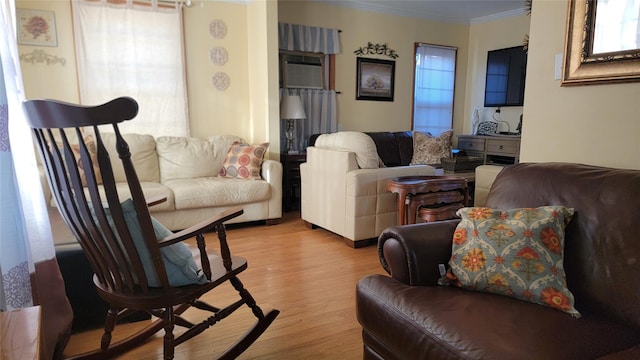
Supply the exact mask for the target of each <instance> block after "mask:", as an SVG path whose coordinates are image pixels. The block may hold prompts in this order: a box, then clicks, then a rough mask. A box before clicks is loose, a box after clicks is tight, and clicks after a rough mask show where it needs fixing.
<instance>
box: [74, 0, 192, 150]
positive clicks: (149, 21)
mask: <svg viewBox="0 0 640 360" xmlns="http://www.w3.org/2000/svg"><path fill="white" fill-rule="evenodd" d="M72 4H73V17H74V36H75V42H76V54H77V61H78V80H79V88H80V101H81V102H82V103H83V104H87V105H96V104H101V103H104V102H106V101H109V100H112V99H114V98H116V97H119V96H130V97H132V98H134V99H135V100H136V101H137V102H138V104H139V106H140V110H139V113H138V116H137V117H136V119H135V120H134V121H127V122H125V123H123V124H122V126H121V129H122V131H123V132H135V133H142V134H151V135H153V136H156V137H157V136H162V135H172V136H187V135H188V134H189V121H188V112H187V91H186V81H185V76H184V74H185V67H184V52H183V34H182V11H181V9H180V7H173V8H166V7H158V8H157V9H152V7H150V6H148V5H146V6H144V5H134V4H130V5H126V4H124V5H116V4H112V3H107V4H101V3H98V2H95V1H73V2H72ZM136 4H137V3H136Z"/></svg>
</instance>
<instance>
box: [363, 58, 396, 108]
mask: <svg viewBox="0 0 640 360" xmlns="http://www.w3.org/2000/svg"><path fill="white" fill-rule="evenodd" d="M357 59H358V62H357V67H356V100H376V101H393V82H394V75H395V70H396V62H395V61H391V60H380V59H368V58H362V57H359V58H357Z"/></svg>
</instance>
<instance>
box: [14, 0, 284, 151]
mask: <svg viewBox="0 0 640 360" xmlns="http://www.w3.org/2000/svg"><path fill="white" fill-rule="evenodd" d="M194 3H195V6H194V7H192V8H186V9H184V33H185V53H186V55H185V57H186V64H187V88H188V94H189V117H190V127H191V135H192V136H199V137H206V136H209V135H214V134H234V135H238V136H241V137H243V138H245V139H246V140H247V141H250V142H256V143H257V142H264V141H270V140H269V139H271V138H273V139H276V140H274V141H271V143H272V146H271V148H270V152H271V153H272V154H273V153H275V154H277V153H279V145H280V144H279V141H278V140H277V139H278V138H279V136H278V133H279V121H278V110H277V109H278V97H277V86H278V85H277V76H278V72H277V71H278V69H277V61H278V60H277V51H272V52H271V53H269V50H268V49H269V48H270V47H274V48H276V49H277V45H274V42H277V2H275V1H267V0H256V1H251V2H250V3H248V4H247V3H239V2H235V3H234V2H228V1H197V2H194ZM16 7H17V8H24V9H38V10H48V11H54V12H55V16H56V29H57V33H58V46H57V47H35V46H19V52H20V53H21V54H23V53H30V52H32V51H33V50H34V49H42V50H45V51H46V52H47V53H48V54H51V55H55V56H58V57H62V58H64V59H66V64H65V65H64V66H63V65H59V64H57V65H45V64H44V63H36V64H30V63H26V62H22V63H21V65H22V73H23V78H24V83H25V91H26V96H27V98H54V99H59V100H64V101H69V102H78V101H79V95H78V85H77V74H76V64H75V61H74V59H75V51H74V44H73V32H72V19H71V2H70V1H69V0H58V1H20V0H18V1H16ZM214 19H220V20H222V21H224V22H225V24H226V25H227V35H226V37H225V38H223V39H214V38H213V37H212V36H211V35H209V31H208V29H209V23H210V22H211V21H212V20H214ZM214 46H222V47H224V48H225V49H226V50H227V52H228V55H229V60H228V62H227V64H225V65H222V66H216V65H214V64H213V63H212V62H211V61H209V51H210V50H211V48H213V47H214ZM249 59H261V60H260V61H250V60H249ZM218 71H224V72H225V73H227V74H228V75H229V78H230V79H231V85H230V86H229V88H228V89H227V90H226V91H219V90H217V89H215V88H214V87H213V85H212V83H211V78H212V76H213V75H214V74H215V73H216V72H218ZM274 78H275V80H274ZM272 84H275V87H274V86H273V85H272ZM274 93H275V94H274ZM271 119H274V121H271ZM271 124H275V126H272V125H271Z"/></svg>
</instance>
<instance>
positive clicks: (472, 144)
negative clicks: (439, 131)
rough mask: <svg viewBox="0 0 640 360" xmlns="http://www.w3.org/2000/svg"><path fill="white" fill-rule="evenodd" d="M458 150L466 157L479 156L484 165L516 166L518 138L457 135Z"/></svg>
mask: <svg viewBox="0 0 640 360" xmlns="http://www.w3.org/2000/svg"><path fill="white" fill-rule="evenodd" d="M458 149H460V150H463V151H464V152H466V153H467V155H468V156H480V157H482V158H483V159H484V163H485V164H517V163H518V162H519V161H520V137H515V136H514V137H511V136H508V137H507V136H483V135H459V136H458Z"/></svg>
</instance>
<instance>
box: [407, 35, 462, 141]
mask: <svg viewBox="0 0 640 360" xmlns="http://www.w3.org/2000/svg"><path fill="white" fill-rule="evenodd" d="M456 52H457V49H456V48H454V47H449V46H438V45H428V44H416V52H415V55H416V60H415V61H416V62H415V64H416V67H415V79H414V89H413V130H415V131H421V132H428V133H431V135H433V136H438V135H440V134H441V133H442V132H444V131H447V130H451V128H452V124H453V94H454V83H455V75H456Z"/></svg>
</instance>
